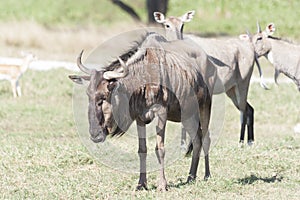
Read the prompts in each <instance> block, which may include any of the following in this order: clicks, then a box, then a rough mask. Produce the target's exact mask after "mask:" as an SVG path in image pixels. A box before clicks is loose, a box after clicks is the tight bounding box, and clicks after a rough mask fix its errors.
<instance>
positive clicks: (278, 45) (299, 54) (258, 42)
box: [251, 23, 300, 91]
mask: <svg viewBox="0 0 300 200" xmlns="http://www.w3.org/2000/svg"><path fill="white" fill-rule="evenodd" d="M274 32H275V25H274V24H273V23H270V24H268V25H267V27H266V29H265V30H264V31H262V30H261V28H260V26H259V24H258V29H257V33H256V34H255V35H253V37H252V38H251V41H252V42H253V44H254V47H255V52H256V53H257V54H258V56H265V57H266V58H267V59H268V60H269V61H270V62H271V63H272V64H273V66H274V68H275V75H274V78H275V82H276V83H277V78H278V75H279V74H280V73H283V74H284V75H286V76H287V77H289V78H290V79H292V80H293V81H294V83H295V84H296V85H297V87H298V90H299V91H300V45H296V44H293V43H291V42H288V41H285V40H282V39H280V38H277V37H273V36H272V34H273V33H274Z"/></svg>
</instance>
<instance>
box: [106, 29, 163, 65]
mask: <svg viewBox="0 0 300 200" xmlns="http://www.w3.org/2000/svg"><path fill="white" fill-rule="evenodd" d="M150 35H155V37H156V40H158V41H159V40H161V38H159V37H157V34H156V33H154V32H146V33H145V34H142V35H141V36H140V38H139V39H138V40H136V41H134V42H133V44H132V46H131V47H129V49H128V50H126V51H125V52H124V53H123V54H121V55H120V56H119V57H120V58H121V59H122V60H123V61H124V62H127V61H128V60H129V58H131V57H132V56H133V55H135V54H136V53H137V52H138V50H139V48H140V47H141V46H142V44H143V43H144V41H145V40H146V39H147V38H148V37H149V36H150ZM161 37H162V36H161ZM119 66H120V62H119V60H118V59H115V60H114V61H112V62H111V63H110V64H109V65H108V66H107V67H105V68H104V71H113V70H115V69H116V68H118V67H119Z"/></svg>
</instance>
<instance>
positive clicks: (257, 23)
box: [256, 21, 261, 33]
mask: <svg viewBox="0 0 300 200" xmlns="http://www.w3.org/2000/svg"><path fill="white" fill-rule="evenodd" d="M256 26H257V33H261V28H260V25H259V22H258V21H256Z"/></svg>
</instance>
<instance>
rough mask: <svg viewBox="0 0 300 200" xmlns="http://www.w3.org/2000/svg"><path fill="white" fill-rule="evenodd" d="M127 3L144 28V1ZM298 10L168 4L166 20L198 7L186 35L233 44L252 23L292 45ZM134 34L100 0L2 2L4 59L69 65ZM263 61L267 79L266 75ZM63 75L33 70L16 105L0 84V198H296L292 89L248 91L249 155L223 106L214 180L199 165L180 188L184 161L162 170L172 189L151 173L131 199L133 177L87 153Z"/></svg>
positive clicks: (206, 2)
mask: <svg viewBox="0 0 300 200" xmlns="http://www.w3.org/2000/svg"><path fill="white" fill-rule="evenodd" d="M126 2H127V3H128V4H130V5H133V7H134V8H136V10H137V11H138V12H139V14H140V16H143V20H144V21H146V13H145V5H144V1H142V0H130V1H129V0H126ZM299 4H300V3H299V1H296V0H294V1H293V0H289V1H279V0H278V1H277V0H269V1H259V0H253V1H245V0H241V1H229V0H201V1H200V0H196V1H179V0H170V5H169V12H168V14H170V15H182V14H183V13H185V12H186V11H187V10H191V9H195V10H196V13H197V14H196V16H195V19H194V20H193V21H192V22H190V23H189V24H188V25H186V27H185V28H186V31H190V32H197V33H226V34H230V35H232V36H236V35H238V34H240V33H241V32H244V31H245V29H246V28H249V29H250V30H251V31H252V32H254V31H255V30H256V27H255V26H256V20H259V21H260V22H261V24H262V26H263V25H264V24H266V23H268V22H271V21H273V22H274V23H276V25H277V31H278V32H277V33H276V35H278V36H282V37H286V38H291V39H294V40H298V39H299V34H298V33H299V31H298V30H299V28H300V22H299V20H298V17H299V10H298V8H299V7H300V5H299ZM138 26H140V25H136V24H134V23H133V21H132V19H131V18H130V17H129V16H127V15H126V14H125V13H123V12H122V11H121V10H119V9H118V8H117V7H115V6H114V5H112V4H111V3H110V2H109V1H105V0H98V1H96V0H86V1H82V0H81V1H79V0H72V1H71V0H64V1H49V0H46V1H45V0H44V1H42V0H26V1H25V0H22V1H18V0H7V1H0V31H1V34H0V46H1V49H0V53H1V54H0V55H1V56H18V52H19V51H20V50H32V51H34V52H35V53H36V54H38V56H39V58H41V59H63V60H70V61H74V58H76V56H77V53H78V52H79V51H80V50H81V49H83V48H85V49H89V50H91V49H92V48H94V47H96V46H97V45H98V44H100V43H101V42H102V41H104V40H106V39H108V38H110V37H111V35H112V34H118V33H121V32H123V31H125V30H129V29H132V28H136V27H138ZM262 63H263V67H264V69H265V70H266V71H267V72H266V73H267V74H268V75H269V76H272V73H273V71H272V68H271V67H270V66H269V65H267V63H266V62H265V61H264V60H262ZM41 67H42V66H41ZM69 74H71V72H69V71H66V70H63V69H59V70H51V71H47V72H40V71H32V70H29V71H27V72H26V73H25V74H24V76H23V78H22V79H21V85H22V90H23V94H24V95H23V96H22V97H21V98H17V99H14V98H13V97H12V94H11V91H10V84H9V83H8V82H5V81H1V82H0V136H1V138H0V198H1V199H25V198H28V199H53V198H55V199H82V198H85V199H96V198H97V199H135V198H137V199H154V198H155V199H175V198H176V199H177V198H182V199H202V198H203V199H204V198H205V199H299V196H300V192H299V191H300V187H299V185H300V171H299V170H300V163H299V159H300V157H299V155H300V142H299V141H300V140H299V139H300V136H299V135H296V134H295V133H294V132H293V126H294V125H295V124H296V123H299V120H300V116H299V112H300V110H299V108H300V104H299V103H300V102H299V99H300V93H299V92H298V91H297V90H296V86H295V85H294V84H289V83H282V84H280V86H275V85H274V84H270V86H271V90H269V91H265V90H263V89H262V88H260V87H259V85H258V84H256V83H255V84H252V85H251V87H250V93H249V101H250V103H251V104H252V105H253V107H254V108H255V136H256V144H255V146H254V147H251V148H249V147H245V148H240V147H238V138H239V112H238V111H237V110H236V109H235V108H234V107H233V105H232V103H231V102H230V101H229V100H228V98H226V113H225V121H224V125H223V127H224V128H223V132H222V134H221V136H220V137H219V139H218V142H217V144H216V145H215V146H214V147H213V148H212V150H211V172H212V178H211V179H210V180H209V181H207V182H204V181H203V180H202V177H203V175H204V165H203V159H201V160H200V163H201V164H200V166H199V171H198V179H197V181H196V182H195V183H194V184H190V185H185V184H184V181H185V180H186V177H187V173H188V168H189V165H190V161H191V160H190V158H182V159H179V160H178V161H176V162H175V163H174V164H173V165H170V166H169V167H168V168H167V170H166V176H167V181H168V183H169V185H170V187H169V191H168V192H166V193H157V192H156V190H155V189H156V188H155V187H156V185H157V183H156V177H157V172H151V173H149V176H148V181H149V183H148V184H149V191H141V192H135V191H134V189H135V186H136V184H137V181H138V175H137V174H131V173H124V172H120V171H115V170H114V168H113V167H106V166H104V165H103V164H102V163H101V162H99V161H97V160H96V159H95V158H94V157H92V156H91V155H90V154H89V152H88V151H87V150H86V148H85V147H84V146H83V144H82V143H81V141H80V139H79V137H78V135H77V133H76V127H75V123H74V120H73V111H72V92H73V90H72V89H73V84H72V82H71V81H70V80H69V79H68V78H67V75H69ZM254 74H255V75H257V71H255V72H254ZM167 134H168V133H167ZM120 140H122V138H120ZM166 143H168V141H166ZM132 145H136V144H132ZM151 151H152V149H149V152H151ZM109 156H117V155H109ZM166 156H172V155H170V154H168V152H167V154H166Z"/></svg>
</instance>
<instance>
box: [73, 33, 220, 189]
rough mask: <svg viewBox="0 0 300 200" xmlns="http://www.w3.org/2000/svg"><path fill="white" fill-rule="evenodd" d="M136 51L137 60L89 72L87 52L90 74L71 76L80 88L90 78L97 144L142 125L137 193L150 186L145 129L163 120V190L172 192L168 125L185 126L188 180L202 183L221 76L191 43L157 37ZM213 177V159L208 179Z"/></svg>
mask: <svg viewBox="0 0 300 200" xmlns="http://www.w3.org/2000/svg"><path fill="white" fill-rule="evenodd" d="M134 49H135V50H134V51H135V53H134V54H133V55H132V52H133V50H132V49H131V50H129V51H128V52H126V53H125V54H122V55H121V56H120V58H119V59H118V60H116V61H114V62H112V63H111V64H110V65H108V66H107V67H105V68H104V69H103V70H101V71H97V70H94V69H92V70H91V69H88V68H86V67H85V66H84V65H83V64H82V63H81V56H82V53H81V54H80V55H79V57H78V59H77V65H78V67H79V68H80V69H81V71H83V72H85V73H86V74H87V75H85V76H77V75H72V76H69V77H70V78H71V79H72V80H73V81H74V82H76V83H82V82H83V80H84V79H85V80H88V81H89V86H88V88H87V95H88V97H89V106H88V118H89V132H90V135H91V139H92V141H94V142H104V140H105V138H106V136H107V135H111V136H114V135H122V134H123V133H124V132H126V131H127V130H128V128H129V126H130V125H131V124H132V122H133V121H136V124H137V131H138V137H139V148H138V153H139V158H140V178H139V182H138V186H137V189H142V188H146V187H147V178H146V154H147V147H146V127H145V125H146V124H148V123H150V122H151V121H152V120H153V119H154V117H155V116H157V119H158V122H157V127H156V130H157V138H156V148H155V152H156V155H157V158H158V162H159V164H160V181H159V186H158V189H159V190H166V186H167V182H166V178H165V174H164V155H165V149H164V138H165V126H166V122H167V120H170V121H174V122H182V123H183V126H184V127H185V128H186V129H187V130H188V132H189V134H190V137H191V138H193V140H192V142H193V147H194V149H193V154H192V163H191V167H190V171H189V176H188V179H187V182H190V181H192V180H194V179H195V178H196V174H197V168H198V163H199V156H200V149H201V148H202V138H203V137H205V135H206V133H207V131H208V124H209V119H210V112H211V91H212V89H213V84H214V81H215V80H214V79H215V76H216V71H215V68H214V65H213V64H212V63H211V62H210V61H209V60H208V57H207V55H206V54H205V52H204V51H201V50H200V49H199V48H198V47H197V48H193V47H192V43H188V42H186V41H174V42H170V43H169V42H166V40H165V39H164V38H163V37H162V36H159V35H158V34H154V33H152V34H149V35H148V36H147V37H145V39H143V40H141V41H140V42H138V43H137V46H136V47H135V48H134ZM123 60H124V61H123ZM126 108H128V109H126ZM196 110H199V112H195V111H196ZM114 111H116V112H114ZM206 151H207V152H208V149H207V150H206ZM209 175H210V171H209V162H208V155H207V156H206V157H205V177H208V176H209Z"/></svg>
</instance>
